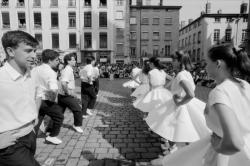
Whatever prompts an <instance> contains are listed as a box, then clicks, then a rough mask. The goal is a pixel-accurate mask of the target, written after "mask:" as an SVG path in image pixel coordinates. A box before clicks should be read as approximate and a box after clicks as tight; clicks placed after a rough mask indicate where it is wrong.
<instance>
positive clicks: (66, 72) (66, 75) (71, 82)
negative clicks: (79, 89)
mask: <svg viewBox="0 0 250 166" xmlns="http://www.w3.org/2000/svg"><path fill="white" fill-rule="evenodd" d="M60 82H67V84H68V89H69V90H74V89H75V77H74V71H73V69H72V67H71V66H69V65H67V66H66V67H65V68H64V69H63V70H62V71H61V77H60ZM60 85H61V84H60ZM59 93H60V94H62V95H64V94H65V93H64V91H63V89H62V87H60V88H59Z"/></svg>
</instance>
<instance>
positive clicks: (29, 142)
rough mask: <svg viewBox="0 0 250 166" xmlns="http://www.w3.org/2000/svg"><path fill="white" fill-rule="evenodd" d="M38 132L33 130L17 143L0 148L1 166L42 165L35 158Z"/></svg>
mask: <svg viewBox="0 0 250 166" xmlns="http://www.w3.org/2000/svg"><path fill="white" fill-rule="evenodd" d="M35 151H36V134H35V133H34V132H33V131H32V132H30V133H29V134H28V135H26V136H24V137H21V138H19V139H18V140H17V142H16V144H15V145H11V146H9V147H7V148H4V149H0V166H40V164H39V163H38V162H37V161H36V160H35V158H34V155H35Z"/></svg>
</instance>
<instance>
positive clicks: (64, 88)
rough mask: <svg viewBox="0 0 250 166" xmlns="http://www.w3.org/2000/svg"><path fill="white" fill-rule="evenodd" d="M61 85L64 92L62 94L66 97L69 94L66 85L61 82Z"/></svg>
mask: <svg viewBox="0 0 250 166" xmlns="http://www.w3.org/2000/svg"><path fill="white" fill-rule="evenodd" d="M61 84H62V90H63V91H64V93H65V94H66V95H69V93H70V92H69V89H68V83H67V82H66V81H62V82H61Z"/></svg>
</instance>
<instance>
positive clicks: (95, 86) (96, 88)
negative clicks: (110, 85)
mask: <svg viewBox="0 0 250 166" xmlns="http://www.w3.org/2000/svg"><path fill="white" fill-rule="evenodd" d="M93 86H94V89H95V94H96V95H97V94H98V92H99V79H96V80H95V81H93Z"/></svg>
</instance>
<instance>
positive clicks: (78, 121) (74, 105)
mask: <svg viewBox="0 0 250 166" xmlns="http://www.w3.org/2000/svg"><path fill="white" fill-rule="evenodd" d="M58 104H59V105H60V106H62V107H63V108H64V109H63V110H64V111H65V109H66V108H67V107H68V108H69V109H70V110H71V111H72V113H73V116H74V125H75V126H82V110H81V107H80V105H79V103H78V101H77V99H76V98H74V97H73V96H64V95H60V94H59V95H58Z"/></svg>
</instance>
